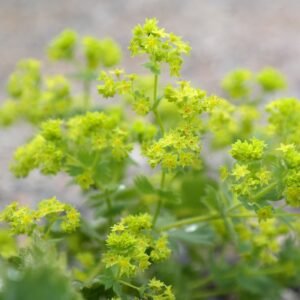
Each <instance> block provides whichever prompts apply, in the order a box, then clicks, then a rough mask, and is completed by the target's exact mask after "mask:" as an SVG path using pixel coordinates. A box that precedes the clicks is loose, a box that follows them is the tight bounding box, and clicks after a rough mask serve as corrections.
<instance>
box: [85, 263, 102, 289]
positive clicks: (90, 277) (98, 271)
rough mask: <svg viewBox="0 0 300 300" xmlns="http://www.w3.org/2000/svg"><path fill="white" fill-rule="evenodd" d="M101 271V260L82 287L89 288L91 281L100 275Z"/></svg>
mask: <svg viewBox="0 0 300 300" xmlns="http://www.w3.org/2000/svg"><path fill="white" fill-rule="evenodd" d="M101 269H102V260H100V261H99V263H98V264H97V265H96V266H95V268H94V269H92V272H91V273H90V275H89V277H88V279H87V280H86V281H85V283H84V285H85V286H87V287H88V286H89V285H90V284H91V283H92V280H93V279H94V278H95V277H96V276H97V275H98V274H99V273H100V271H101Z"/></svg>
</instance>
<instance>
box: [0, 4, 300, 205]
mask: <svg viewBox="0 0 300 300" xmlns="http://www.w3.org/2000/svg"><path fill="white" fill-rule="evenodd" d="M299 16H300V1H299V0H251V1H248V0H209V1H205V0H187V1H183V0H85V1H83V0H64V1H62V0H51V1H46V0H0V46H1V47H0V57H1V59H0V103H1V102H2V101H4V100H5V97H6V93H5V84H6V80H7V78H8V76H9V74H10V73H11V72H12V71H13V69H14V67H15V64H16V62H17V61H18V60H20V59H22V58H28V57H32V58H37V59H41V60H43V61H45V68H44V71H45V70H46V71H47V68H46V67H47V62H46V55H45V46H46V44H47V43H48V42H49V41H50V40H51V39H52V38H53V37H54V36H55V35H57V34H58V33H60V32H61V31H62V30H63V29H65V28H71V29H74V30H76V31H77V32H78V33H79V34H88V35H94V36H96V37H98V38H104V37H112V38H113V39H115V40H116V41H117V42H119V43H120V45H121V46H122V50H123V52H124V57H123V65H124V66H125V68H126V70H127V71H128V72H131V71H135V70H136V68H138V66H137V62H136V60H132V59H131V58H130V55H129V53H128V51H127V46H128V44H129V40H130V38H131V29H132V28H133V27H134V26H135V25H136V24H137V23H142V22H143V21H144V19H145V18H146V17H156V18H158V19H159V21H160V25H161V26H162V27H165V28H166V29H167V31H173V32H174V33H176V34H178V35H181V36H182V37H183V39H184V40H186V41H189V42H190V44H191V46H192V52H191V56H190V57H188V58H187V59H186V62H185V64H184V68H183V72H182V76H183V77H184V78H185V79H187V80H190V81H192V83H193V84H194V85H195V86H197V87H200V88H203V89H205V90H207V91H208V92H209V93H220V92H221V91H220V81H221V79H222V77H223V76H224V75H225V74H226V73H227V72H228V71H230V70H232V69H234V68H237V67H246V68H249V69H251V70H254V71H257V70H259V69H261V68H262V67H264V66H273V67H275V68H278V69H279V70H280V71H281V72H283V73H284V74H285V75H286V76H287V78H288V83H289V88H288V91H287V92H286V96H295V97H299V96H300V67H299V59H300V17H299ZM31 135H32V129H31V128H30V126H29V125H26V124H23V123H22V124H19V125H15V126H13V127H11V128H9V129H5V130H2V129H0V200H1V203H2V204H1V205H3V203H4V202H10V201H12V200H17V199H18V200H21V201H29V200H30V201H32V200H33V201H36V200H40V199H42V198H45V197H52V196H54V195H56V196H57V197H58V198H59V199H61V200H62V201H72V200H74V199H78V198H79V197H80V196H79V195H80V193H79V191H78V190H77V188H75V187H72V186H65V185H66V183H67V182H68V178H66V177H65V176H56V177H53V178H49V177H47V178H46V177H43V176H40V175H39V174H38V173H32V174H31V175H30V176H29V177H28V178H27V179H22V180H16V179H14V178H13V176H12V175H11V174H10V173H9V161H10V160H11V157H12V153H13V151H14V149H15V148H16V147H17V146H19V145H21V144H22V143H23V142H24V141H26V139H28V138H29V137H30V136H31Z"/></svg>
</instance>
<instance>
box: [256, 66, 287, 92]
mask: <svg viewBox="0 0 300 300" xmlns="http://www.w3.org/2000/svg"><path fill="white" fill-rule="evenodd" d="M257 81H258V83H259V84H260V86H261V87H262V89H263V90H264V91H266V92H274V91H278V90H282V89H284V88H286V86H287V83H286V79H285V78H284V76H283V75H282V74H281V73H280V72H279V71H277V70H275V69H273V68H271V67H268V68H264V69H262V70H261V71H260V72H259V73H258V74H257Z"/></svg>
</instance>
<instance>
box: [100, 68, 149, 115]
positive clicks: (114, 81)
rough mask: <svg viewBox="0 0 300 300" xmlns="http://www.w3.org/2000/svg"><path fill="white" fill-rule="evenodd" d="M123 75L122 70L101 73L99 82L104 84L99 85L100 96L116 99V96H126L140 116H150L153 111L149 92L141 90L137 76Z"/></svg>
mask: <svg viewBox="0 0 300 300" xmlns="http://www.w3.org/2000/svg"><path fill="white" fill-rule="evenodd" d="M123 73H124V71H123V70H120V69H116V70H113V71H110V72H109V73H108V72H104V71H103V72H101V74H100V77H99V80H100V81H102V82H103V84H102V85H98V92H99V94H101V95H102V96H103V97H104V98H110V97H114V96H115V95H122V96H125V98H127V100H128V102H129V103H130V104H131V106H132V109H133V110H134V111H135V112H136V113H137V114H138V115H142V116H144V115H146V114H148V113H149V111H150V110H151V102H150V97H149V96H148V95H147V91H146V90H145V89H143V88H141V86H140V84H139V82H137V76H136V75H135V74H123Z"/></svg>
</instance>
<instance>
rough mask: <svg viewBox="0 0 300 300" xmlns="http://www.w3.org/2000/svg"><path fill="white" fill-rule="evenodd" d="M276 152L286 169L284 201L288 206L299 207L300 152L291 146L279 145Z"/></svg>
mask: <svg viewBox="0 0 300 300" xmlns="http://www.w3.org/2000/svg"><path fill="white" fill-rule="evenodd" d="M277 150H278V151H280V153H281V157H282V158H283V160H284V162H285V164H286V167H287V174H286V176H285V178H284V183H285V189H284V192H283V193H284V197H285V200H286V202H287V204H289V205H290V206H293V207H300V152H299V151H297V150H296V147H295V145H293V144H280V147H279V148H277Z"/></svg>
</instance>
